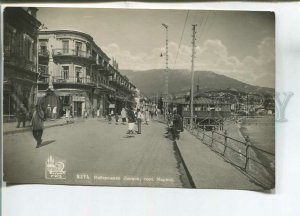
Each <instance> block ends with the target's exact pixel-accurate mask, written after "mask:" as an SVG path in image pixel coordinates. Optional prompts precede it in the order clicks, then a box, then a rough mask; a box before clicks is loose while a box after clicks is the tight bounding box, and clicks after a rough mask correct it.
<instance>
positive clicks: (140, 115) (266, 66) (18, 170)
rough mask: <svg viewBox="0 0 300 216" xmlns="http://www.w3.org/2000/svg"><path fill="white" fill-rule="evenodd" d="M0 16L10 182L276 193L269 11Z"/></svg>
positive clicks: (35, 11) (13, 11)
mask: <svg viewBox="0 0 300 216" xmlns="http://www.w3.org/2000/svg"><path fill="white" fill-rule="evenodd" d="M2 14H3V32H2V34H3V39H4V40H3V44H2V45H3V46H2V47H3V53H4V55H3V59H2V61H3V83H2V84H1V85H2V87H3V100H2V106H3V113H2V119H3V125H2V126H3V160H4V161H3V168H4V170H3V171H4V181H5V182H6V183H7V184H8V185H13V184H28V183H30V184H32V183H36V184H64V185H99V186H134V187H161V188H170V187H172V188H210V189H244V190H266V189H272V188H274V186H275V103H274V97H275V15H274V13H272V12H256V11H205V10H162V9H161V10H154V9H151V10H150V9H103V8H102V9H100V8H58V7H56V8H50V7H40V8H38V7H6V8H4V9H3V11H2Z"/></svg>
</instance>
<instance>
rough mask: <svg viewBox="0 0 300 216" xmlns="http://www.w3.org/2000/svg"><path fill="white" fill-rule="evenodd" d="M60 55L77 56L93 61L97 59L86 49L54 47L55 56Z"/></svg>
mask: <svg viewBox="0 0 300 216" xmlns="http://www.w3.org/2000/svg"><path fill="white" fill-rule="evenodd" d="M59 56H65V57H77V58H82V59H87V60H91V61H93V62H95V61H96V58H95V57H94V56H92V54H91V53H89V52H86V51H82V50H76V49H53V57H59Z"/></svg>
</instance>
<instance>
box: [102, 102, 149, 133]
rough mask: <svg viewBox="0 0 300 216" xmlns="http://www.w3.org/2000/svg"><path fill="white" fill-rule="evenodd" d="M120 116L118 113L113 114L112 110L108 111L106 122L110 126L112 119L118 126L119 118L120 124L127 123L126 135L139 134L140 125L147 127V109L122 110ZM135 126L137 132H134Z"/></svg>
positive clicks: (140, 130) (129, 108)
mask: <svg viewBox="0 0 300 216" xmlns="http://www.w3.org/2000/svg"><path fill="white" fill-rule="evenodd" d="M120 114H121V116H119V113H117V112H115V110H114V109H110V110H109V111H108V115H107V116H106V117H107V120H108V123H109V124H111V123H112V120H113V118H114V119H115V124H119V119H120V117H121V124H122V125H125V124H127V123H128V131H127V134H135V133H137V134H141V133H142V124H145V125H149V123H150V118H151V114H150V111H149V110H148V109H140V108H137V109H135V110H134V109H133V107H128V108H122V110H121V113H120ZM135 124H136V125H137V131H135V130H134V127H135Z"/></svg>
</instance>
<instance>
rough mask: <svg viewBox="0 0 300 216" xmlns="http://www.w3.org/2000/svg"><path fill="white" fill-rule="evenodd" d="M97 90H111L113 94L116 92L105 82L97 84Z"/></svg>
mask: <svg viewBox="0 0 300 216" xmlns="http://www.w3.org/2000/svg"><path fill="white" fill-rule="evenodd" d="M97 88H99V89H103V90H109V91H112V92H115V91H116V90H115V89H114V88H113V87H111V86H109V85H107V84H105V83H103V82H98V83H97Z"/></svg>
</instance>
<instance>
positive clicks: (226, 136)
mask: <svg viewBox="0 0 300 216" xmlns="http://www.w3.org/2000/svg"><path fill="white" fill-rule="evenodd" d="M227 138H228V132H227V130H225V131H224V151H223V156H224V155H225V151H226V148H227Z"/></svg>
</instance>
